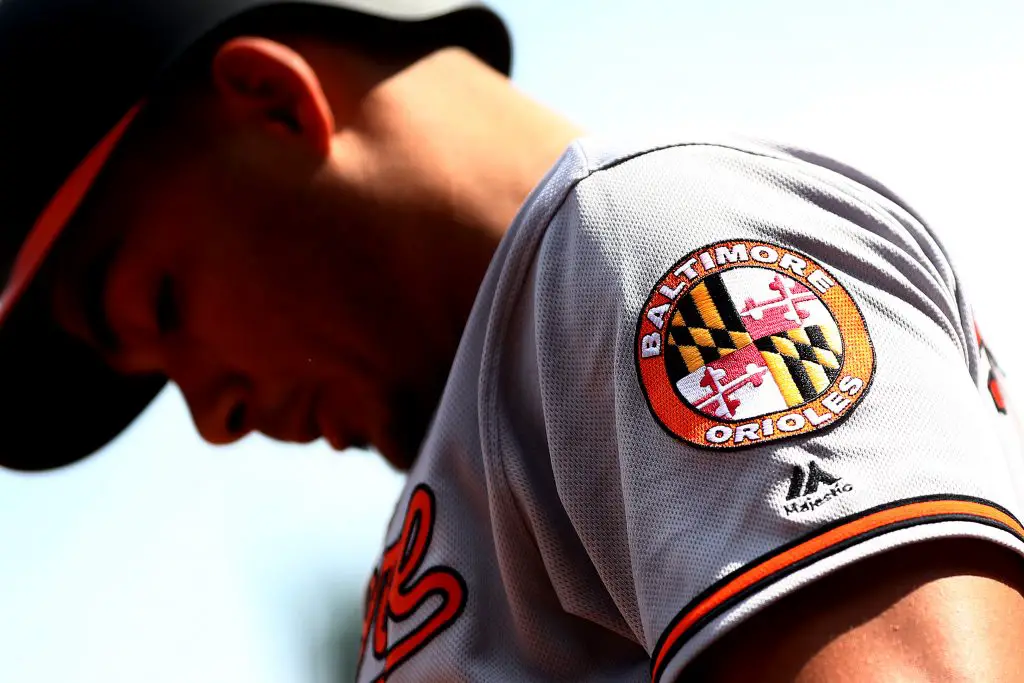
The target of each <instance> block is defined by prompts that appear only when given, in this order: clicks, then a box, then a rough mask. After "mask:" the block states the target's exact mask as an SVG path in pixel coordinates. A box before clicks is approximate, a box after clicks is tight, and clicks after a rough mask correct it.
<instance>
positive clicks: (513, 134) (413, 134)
mask: <svg viewBox="0 0 1024 683" xmlns="http://www.w3.org/2000/svg"><path fill="white" fill-rule="evenodd" d="M352 123H353V124H354V125H353V130H352V131H351V133H350V135H352V136H356V137H358V138H359V140H358V145H359V147H360V149H361V152H362V153H364V154H368V155H370V156H374V157H377V158H378V159H387V160H388V162H389V163H394V161H395V160H396V159H397V160H398V161H399V163H400V164H401V165H403V166H404V168H400V169H398V171H397V172H398V173H403V174H405V175H406V176H407V177H406V178H401V177H397V176H396V178H395V181H396V182H403V181H405V183H407V184H409V185H412V186H415V187H418V188H419V190H420V192H421V193H422V192H424V191H425V192H429V193H430V194H431V195H432V196H431V197H429V198H425V197H423V196H422V195H421V196H420V197H417V198H416V203H423V202H425V200H426V201H427V202H429V203H433V204H434V205H435V207H441V208H442V209H443V210H444V211H445V212H448V213H450V215H451V216H452V217H453V218H454V219H455V220H457V221H458V222H459V223H460V224H462V225H464V226H471V227H473V228H474V229H476V230H478V231H480V232H482V233H484V234H486V235H489V236H491V237H492V238H493V239H494V241H495V244H496V243H497V241H498V240H500V238H501V236H502V235H504V233H505V231H506V230H507V229H508V226H509V224H510V223H511V222H512V219H513V218H514V217H515V215H516V212H517V211H518V210H519V207H520V206H521V205H522V203H523V201H524V200H525V199H526V197H527V195H528V194H529V193H530V191H531V190H532V189H533V188H534V187H535V186H536V185H537V183H539V182H540V180H541V179H542V178H543V177H544V174H545V173H547V171H548V170H549V169H550V168H551V166H552V165H553V164H554V163H555V162H556V161H557V160H558V157H559V156H560V155H561V154H562V152H563V151H564V150H565V148H566V147H567V146H568V145H569V144H570V143H571V142H572V140H573V139H575V138H576V137H578V136H579V135H581V133H582V131H581V129H579V128H578V127H576V126H574V125H573V124H571V123H570V122H569V121H567V120H566V119H565V118H563V117H561V116H559V115H558V114H556V113H554V112H553V111H551V110H549V109H547V108H546V107H543V106H541V105H539V104H537V103H536V102H534V101H533V100H531V99H530V98H528V97H526V96H525V95H524V94H522V93H521V92H519V91H518V90H517V89H515V88H514V87H513V86H512V85H511V83H510V82H509V80H508V79H507V78H505V77H504V76H503V75H502V74H499V73H497V72H496V71H494V70H493V69H491V68H489V67H487V66H485V65H484V64H483V63H481V62H480V61H479V60H478V59H477V58H476V57H474V56H473V55H471V54H469V53H468V52H466V51H465V50H462V49H460V48H449V49H443V50H439V51H437V52H435V53H433V54H432V55H430V56H428V57H426V58H424V59H421V60H419V61H418V62H415V63H414V64H411V65H408V66H406V67H405V68H403V69H401V70H398V71H396V72H393V73H390V74H389V75H387V76H386V77H385V78H382V79H381V80H379V81H378V82H377V83H376V85H374V87H372V88H370V89H369V90H367V91H366V92H365V93H364V95H363V97H362V98H361V101H360V104H359V112H358V113H357V114H356V116H355V117H354V118H353V119H352ZM342 135H343V136H344V133H342ZM342 143H343V144H344V142H343V141H342ZM431 213H434V212H433V211H431Z"/></svg>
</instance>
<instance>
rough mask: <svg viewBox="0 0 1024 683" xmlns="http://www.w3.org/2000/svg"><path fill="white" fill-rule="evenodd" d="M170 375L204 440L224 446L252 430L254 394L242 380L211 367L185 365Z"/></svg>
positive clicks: (237, 376)
mask: <svg viewBox="0 0 1024 683" xmlns="http://www.w3.org/2000/svg"><path fill="white" fill-rule="evenodd" d="M169 375H170V379H171V380H172V381H174V383H175V384H177V385H178V388H179V389H181V393H182V394H183V395H184V397H185V401H186V403H188V407H189V411H190V412H191V413H192V421H193V422H194V423H195V425H196V429H197V430H198V431H199V434H200V436H202V437H203V439H205V440H206V441H208V442H210V443H211V444H215V445H225V444H229V443H233V442H235V441H237V440H239V439H241V438H242V437H243V436H245V435H246V434H248V433H249V432H251V431H252V429H253V415H252V408H253V406H252V400H251V391H250V388H249V385H248V382H247V381H246V380H245V379H244V378H243V377H241V376H239V375H237V374H233V373H227V372H223V371H218V370H216V369H214V368H212V367H209V366H205V367H204V366H197V365H192V366H184V367H183V364H182V365H179V366H178V367H177V368H175V369H174V370H172V372H170V373H169Z"/></svg>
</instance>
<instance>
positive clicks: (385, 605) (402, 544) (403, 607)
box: [360, 484, 466, 681]
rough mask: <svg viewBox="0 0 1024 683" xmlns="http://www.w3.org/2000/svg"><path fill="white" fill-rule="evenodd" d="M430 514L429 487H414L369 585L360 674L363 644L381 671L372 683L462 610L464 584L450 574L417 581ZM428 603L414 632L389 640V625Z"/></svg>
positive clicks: (430, 530) (436, 571)
mask: <svg viewBox="0 0 1024 683" xmlns="http://www.w3.org/2000/svg"><path fill="white" fill-rule="evenodd" d="M434 508H435V502H434V493H433V491H431V490H430V487H428V486H427V485H425V484H420V485H419V486H417V487H416V488H415V489H414V490H413V492H412V495H411V496H410V498H409V506H408V508H407V509H406V513H405V522H404V524H403V525H402V533H401V535H400V536H399V538H398V540H397V541H395V543H393V544H392V545H390V546H388V547H387V549H386V550H385V551H384V556H383V558H381V561H380V565H379V566H378V567H377V569H376V570H375V571H374V572H373V577H372V578H371V579H370V585H369V587H368V588H367V591H366V615H365V617H364V619H363V641H362V650H361V653H362V655H361V659H360V668H362V664H363V660H362V658H363V657H365V656H366V651H367V644H368V643H369V644H370V645H371V648H372V652H373V657H374V659H376V660H377V661H379V662H383V665H384V666H383V669H382V671H381V672H380V674H379V675H378V676H377V677H376V678H375V679H374V680H375V681H386V680H387V678H388V676H390V675H391V674H392V673H393V672H394V670H395V669H397V668H398V667H399V666H401V665H402V664H404V663H405V662H407V661H408V660H409V658H410V657H412V656H413V655H414V654H416V653H417V652H419V651H420V650H421V649H422V648H423V647H425V646H426V645H427V643H429V642H430V641H431V640H433V639H434V638H435V637H437V636H438V635H439V634H440V633H441V632H442V631H444V630H445V629H446V628H448V627H449V626H450V625H451V624H452V623H453V622H454V621H455V620H456V619H457V618H458V617H459V615H460V614H462V610H463V608H464V607H465V606H466V582H465V581H464V580H463V578H462V576H460V575H459V573H458V572H457V571H455V570H454V569H451V568H449V567H432V568H430V569H428V570H427V571H425V572H423V573H422V574H420V575H419V576H417V572H419V570H420V565H422V564H423V558H424V556H425V555H426V554H427V550H428V548H429V547H430V539H431V537H432V536H433V534H434V518H435V517H434ZM431 598H435V599H434V600H430V599H431ZM428 601H430V605H431V609H430V610H427V611H426V612H427V613H426V615H425V618H424V619H423V620H422V621H421V622H420V624H419V625H418V626H415V627H414V628H412V629H411V630H410V629H408V628H403V632H404V633H405V635H403V636H402V637H401V638H398V639H394V638H392V637H391V636H390V634H389V624H390V622H404V621H407V620H408V619H410V618H412V617H413V616H414V615H416V614H417V613H419V612H420V610H421V608H423V607H424V605H425V604H426V603H427V602H428Z"/></svg>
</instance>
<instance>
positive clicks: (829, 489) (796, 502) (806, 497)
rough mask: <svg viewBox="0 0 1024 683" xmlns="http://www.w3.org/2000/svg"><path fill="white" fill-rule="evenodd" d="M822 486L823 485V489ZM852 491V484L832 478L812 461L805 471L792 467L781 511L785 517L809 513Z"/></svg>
mask: <svg viewBox="0 0 1024 683" xmlns="http://www.w3.org/2000/svg"><path fill="white" fill-rule="evenodd" d="M822 484H824V485H825V488H823V489H822V488H821V486H822ZM819 489H820V491H819ZM852 490H853V485H852V484H850V483H849V482H845V481H843V479H842V477H834V476H832V475H831V474H829V473H828V472H826V471H825V470H823V469H821V467H819V466H818V463H816V462H814V461H813V460H812V461H811V462H810V463H808V465H807V468H806V470H805V468H803V467H800V466H799V465H794V466H793V475H792V476H791V477H790V479H789V493H787V494H786V505H785V506H784V507H783V510H785V511H786V516H789V515H792V514H795V513H797V512H810V511H811V510H814V509H816V508H818V507H820V506H822V505H824V504H825V503H827V502H829V501H830V500H835V499H836V498H838V497H839V496H841V495H843V494H844V493H849V492H850V491H852Z"/></svg>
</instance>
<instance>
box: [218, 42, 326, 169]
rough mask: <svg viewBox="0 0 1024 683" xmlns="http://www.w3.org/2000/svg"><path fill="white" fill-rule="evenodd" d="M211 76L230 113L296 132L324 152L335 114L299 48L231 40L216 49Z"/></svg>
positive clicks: (280, 131) (274, 43) (282, 132)
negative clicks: (297, 49) (298, 50)
mask: <svg viewBox="0 0 1024 683" xmlns="http://www.w3.org/2000/svg"><path fill="white" fill-rule="evenodd" d="M212 75H213V83H214V87H215V88H216V90H217V93H218V95H219V96H220V97H221V98H223V100H224V103H225V104H226V105H227V110H228V114H229V116H232V117H234V118H236V119H237V120H243V121H250V122H252V121H255V122H257V123H262V124H265V125H267V126H268V127H269V128H270V129H272V130H273V131H275V132H277V133H281V134H286V135H292V136H295V137H296V138H297V139H299V140H300V141H301V142H302V143H303V144H305V145H307V146H308V147H309V148H310V149H311V151H313V152H315V153H316V154H319V155H322V156H326V155H327V154H328V152H329V151H330V145H331V138H332V136H333V135H334V114H333V112H332V111H331V107H330V105H329V104H328V102H327V97H326V96H325V95H324V91H323V87H322V86H321V84H320V79H319V78H318V77H317V75H316V73H315V72H314V71H313V68H312V67H311V66H310V65H309V63H308V62H306V60H305V59H303V57H302V55H300V54H299V53H298V52H296V51H295V50H292V49H291V48H289V47H288V46H286V45H282V44H281V43H278V42H275V41H273V40H268V39H266V38H253V37H247V36H246V37H238V38H233V39H231V40H229V41H227V42H226V43H224V44H223V45H221V46H220V48H219V49H218V50H217V53H216V55H215V56H214V58H213V64H212Z"/></svg>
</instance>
